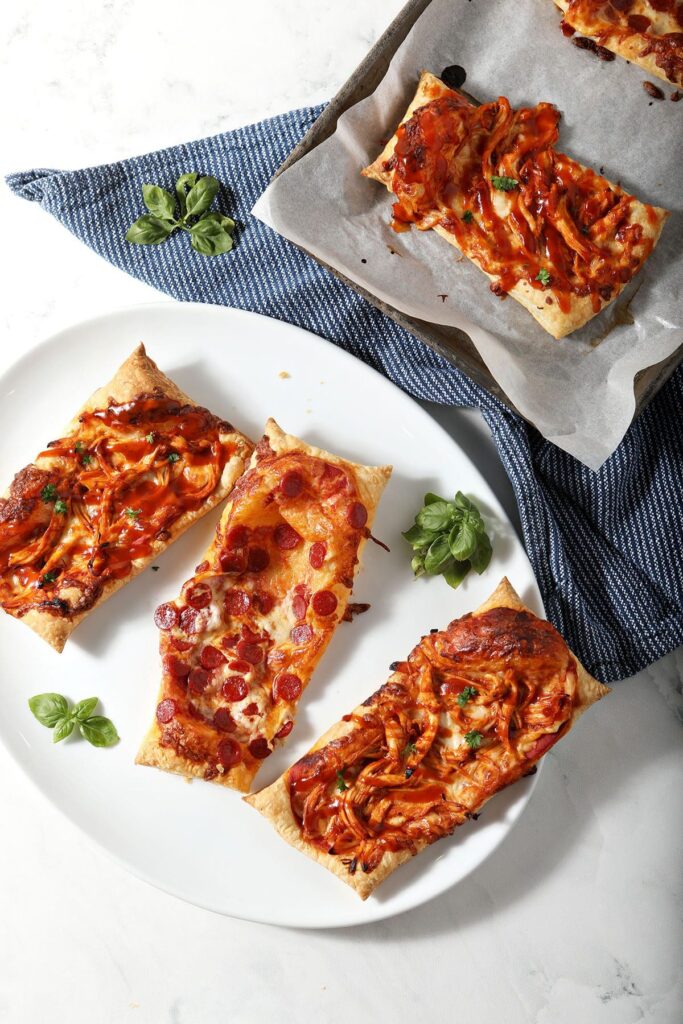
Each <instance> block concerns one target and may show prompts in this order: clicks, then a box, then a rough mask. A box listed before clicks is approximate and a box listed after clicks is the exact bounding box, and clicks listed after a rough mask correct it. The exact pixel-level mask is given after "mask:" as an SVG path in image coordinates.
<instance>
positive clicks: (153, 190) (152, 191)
mask: <svg viewBox="0 0 683 1024" xmlns="http://www.w3.org/2000/svg"><path fill="white" fill-rule="evenodd" d="M142 198H143V199H144V201H145V206H146V207H147V209H148V210H149V212H150V213H151V214H152V215H153V216H154V217H159V218H160V219H161V220H173V219H174V218H175V199H174V198H173V196H172V195H171V193H170V192H167V191H166V189H165V188H161V187H160V186H159V185H143V186H142Z"/></svg>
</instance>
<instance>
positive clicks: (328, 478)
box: [323, 462, 346, 490]
mask: <svg viewBox="0 0 683 1024" xmlns="http://www.w3.org/2000/svg"><path fill="white" fill-rule="evenodd" d="M323 481H324V482H325V483H327V484H330V485H331V487H330V490H340V488H341V487H342V486H343V484H344V483H345V482H346V478H345V476H344V470H343V469H340V468H339V466H333V465H332V464H331V463H330V462H326V463H325V469H324V471H323Z"/></svg>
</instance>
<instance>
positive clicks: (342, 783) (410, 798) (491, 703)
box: [246, 579, 608, 899]
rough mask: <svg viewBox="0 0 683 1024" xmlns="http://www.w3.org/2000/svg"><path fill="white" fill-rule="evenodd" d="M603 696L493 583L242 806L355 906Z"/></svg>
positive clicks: (546, 627) (523, 771) (542, 624)
mask: <svg viewBox="0 0 683 1024" xmlns="http://www.w3.org/2000/svg"><path fill="white" fill-rule="evenodd" d="M607 692H608V688H607V687H605V686H603V685H602V684H601V683H598V682H597V681H596V680H595V679H593V678H592V677H591V676H590V675H589V674H588V673H587V672H586V670H585V669H584V668H583V667H582V666H581V664H580V663H579V662H578V661H577V659H576V658H575V657H574V655H573V654H572V652H571V651H570V650H569V648H568V647H567V645H566V644H565V642H564V640H563V639H562V637H561V636H560V634H559V633H558V632H557V630H555V628H554V627H553V626H551V625H550V623H549V622H546V621H544V620H542V619H539V618H537V617H536V616H535V615H534V614H533V613H532V612H530V611H529V610H528V609H527V608H526V607H525V606H524V605H523V603H522V602H521V600H520V599H519V597H518V596H517V594H516V593H515V591H514V590H513V588H512V587H511V586H510V584H509V583H508V581H507V580H506V579H504V580H503V581H502V582H501V583H500V584H499V586H498V588H497V589H496V591H495V592H494V593H493V594H492V596H491V597H490V598H489V600H488V601H486V602H485V603H484V604H483V605H482V606H481V607H480V608H478V609H477V611H475V612H473V613H472V614H470V615H465V616H463V617H462V618H461V619H456V620H455V621H454V622H451V624H450V625H449V626H447V627H446V629H444V630H441V631H439V632H436V633H430V634H428V635H427V636H424V637H423V638H422V640H420V642H419V643H418V645H417V646H416V647H415V648H414V650H413V651H412V652H411V654H410V655H409V657H408V659H407V660H406V661H403V662H399V663H398V664H397V665H396V667H395V671H394V672H393V674H392V675H391V677H390V678H389V681H388V682H387V683H386V684H385V685H384V686H383V687H382V688H381V689H380V690H378V691H377V692H376V693H375V694H373V695H372V696H371V697H370V698H368V700H366V701H365V703H364V704H361V705H360V707H357V708H356V709H355V711H353V712H352V713H351V714H350V715H345V716H344V718H343V719H342V720H341V721H340V722H338V723H337V724H336V725H334V726H332V728H331V729H330V730H329V731H328V732H327V733H325V735H324V736H322V737H321V739H320V740H319V741H318V742H317V743H316V744H315V746H314V747H313V748H312V750H311V751H310V752H309V753H308V754H306V755H305V756H304V757H303V758H301V760H300V761H297V762H296V764H294V765H293V766H292V767H291V768H290V769H288V771H286V772H285V773H284V775H282V776H281V777H280V778H279V779H278V780H277V781H276V782H274V783H273V784H272V785H271V786H269V787H268V788H267V789H264V790H262V791H261V792H260V793H257V794H255V795H253V796H250V797H247V798H246V799H247V801H248V803H250V804H251V805H252V806H253V807H255V808H257V810H259V811H261V813H262V814H264V815H265V816H266V817H267V818H269V819H270V820H271V821H272V823H273V825H274V826H275V828H277V829H278V831H279V832H280V834H281V835H282V836H283V837H284V838H285V839H286V840H287V841H288V842H289V843H291V844H292V845H293V846H295V847H296V848H297V849H299V850H301V851H302V852H304V853H306V854H308V855H309V856H310V857H312V858H313V859H315V860H317V861H318V862H319V863H320V864H322V865H323V866H324V867H326V868H328V869H329V870H330V871H332V872H333V873H334V874H336V875H338V876H339V877H340V878H342V879H343V880H344V881H345V882H347V883H348V884H349V885H350V886H352V887H353V888H354V889H355V890H356V892H357V893H358V894H359V895H360V896H361V897H362V898H363V899H365V898H366V897H367V896H369V895H370V893H371V892H372V891H373V889H375V888H376V886H377V885H379V883H380V882H382V881H383V879H385V878H386V877H387V876H388V875H390V874H391V873H392V872H393V871H394V870H395V869H396V868H397V867H399V865H400V864H402V863H403V862H404V861H406V860H408V859H410V858H411V857H413V856H414V855H415V854H416V853H419V852H420V851H421V850H423V849H424V848H425V847H426V846H429V845H430V844H431V843H434V842H436V840H437V839H441V838H443V837H444V836H447V835H450V834H451V833H452V832H453V831H454V829H455V828H457V826H458V825H462V824H464V823H465V822H466V821H468V820H469V819H471V818H472V817H473V816H474V815H476V814H477V813H478V812H479V811H480V810H481V808H482V806H483V805H484V804H485V803H486V801H487V800H489V799H490V798H491V797H492V796H494V795H495V794H496V793H498V792H500V790H501V789H503V788H505V787H506V786H509V785H510V784H511V783H513V782H515V781H517V779H520V778H521V777H522V776H524V775H527V774H529V772H530V771H531V770H533V766H534V765H535V764H536V762H537V761H538V760H539V758H541V757H542V756H543V754H545V753H546V751H547V750H549V749H550V747H552V746H553V744H554V743H556V742H557V741H558V740H559V739H561V738H562V737H563V736H564V735H566V733H567V732H568V730H569V729H570V728H571V727H572V725H573V724H574V723H575V721H576V719H577V718H578V717H579V715H581V713H582V712H583V711H585V709H586V708H587V707H589V706H590V705H591V704H592V703H594V701H596V700H599V699H600V697H602V696H603V695H604V694H605V693H607Z"/></svg>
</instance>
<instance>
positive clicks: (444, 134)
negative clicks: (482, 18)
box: [362, 72, 667, 338]
mask: <svg viewBox="0 0 683 1024" xmlns="http://www.w3.org/2000/svg"><path fill="white" fill-rule="evenodd" d="M559 120H560V113H559V111H558V110H557V109H556V108H555V107H553V106H552V105H551V104H550V103H539V104H538V105H537V106H535V107H531V108H522V109H520V110H513V109H512V107H511V106H510V104H509V102H508V100H506V99H505V98H504V97H502V96H501V97H500V98H499V99H498V100H496V101H495V102H493V103H484V104H482V105H481V106H477V105H475V104H474V103H472V102H471V101H470V100H469V99H468V98H466V97H465V96H464V95H463V94H462V93H460V92H458V91H457V90H453V89H449V88H448V87H447V86H446V85H444V83H443V82H441V81H440V80H439V79H438V78H435V76H434V75H432V74H429V73H428V72H424V73H423V74H422V77H421V78H420V83H419V86H418V90H417V93H416V95H415V97H414V99H413V101H412V103H411V104H410V106H409V107H408V110H407V112H406V115H405V117H404V119H403V121H402V122H401V124H400V126H399V128H398V130H397V132H396V134H395V135H394V136H393V138H392V139H390V141H389V142H388V143H387V145H386V146H385V148H384V150H383V151H382V153H381V154H380V155H379V157H378V158H377V159H376V160H375V161H374V163H372V164H370V166H369V167H366V168H365V169H364V170H363V172H362V173H363V174H364V175H365V176H366V177H369V178H374V179H375V180H376V181H380V182H382V184H383V185H385V186H386V187H387V189H388V190H389V191H390V192H392V193H393V194H394V196H395V202H394V205H393V226H394V228H395V229H396V230H398V231H401V230H407V229H408V228H409V227H410V225H414V226H415V227H416V228H417V229H418V230H420V231H427V230H429V229H432V230H434V231H436V232H437V234H439V235H441V237H442V238H444V239H446V241H447V242H449V243H450V244H451V245H453V246H455V247H456V248H458V249H460V250H461V251H462V252H463V253H464V254H465V256H467V257H468V258H469V259H471V260H472V262H474V263H475V264H476V265H477V266H478V267H479V268H480V270H483V271H484V273H485V274H486V275H487V277H488V278H489V279H490V281H491V282H492V283H491V286H490V287H491V290H492V291H493V292H494V293H495V294H496V295H498V296H500V297H501V298H502V297H504V296H506V295H511V296H512V297H513V298H514V299H516V300H517V302H519V303H521V305H522V306H524V307H525V308H526V309H527V310H528V311H529V312H530V313H531V315H532V316H533V317H534V319H536V320H537V321H538V323H539V324H540V325H541V327H543V328H544V329H545V330H546V331H547V332H548V333H549V334H551V335H552V336H553V337H554V338H562V337H564V336H565V335H567V334H570V333H571V332H572V331H575V330H577V329H578V328H579V327H581V326H583V324H585V323H587V321H589V320H590V319H591V318H592V317H594V316H595V315H596V314H597V313H599V312H600V311H601V309H603V308H604V307H605V306H606V305H608V304H609V303H610V302H612V301H613V300H614V299H615V298H616V297H617V295H618V294H619V293H620V292H621V290H622V289H623V288H624V286H625V285H626V284H627V283H628V282H629V281H630V280H631V278H632V277H633V276H634V275H635V274H636V273H637V272H638V270H639V269H640V268H641V266H642V265H643V263H644V261H645V260H646V259H647V257H648V255H649V254H650V252H651V251H652V249H653V248H654V246H655V244H656V242H657V240H658V238H659V236H660V234H661V230H662V226H663V224H664V221H665V219H666V217H667V213H666V211H665V210H662V209H660V208H658V207H656V206H649V205H647V204H646V203H641V202H640V201H639V200H638V199H635V198H634V197H633V196H631V195H629V194H628V193H626V192H625V191H624V190H623V189H622V188H620V187H619V186H618V185H613V184H611V182H609V181H607V179H606V178H603V177H601V176H600V175H598V174H596V173H595V172H594V171H592V170H590V169H589V168H587V167H583V166H582V165H581V164H579V163H577V162H576V161H575V160H572V159H571V158H570V157H567V156H565V155H564V154H562V153H558V152H557V151H556V150H555V149H554V146H555V143H556V142H557V139H558V134H559V133H558V123H559Z"/></svg>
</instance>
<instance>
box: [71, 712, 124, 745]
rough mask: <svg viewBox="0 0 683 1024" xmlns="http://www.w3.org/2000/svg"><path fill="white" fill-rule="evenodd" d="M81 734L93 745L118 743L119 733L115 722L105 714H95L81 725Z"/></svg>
mask: <svg viewBox="0 0 683 1024" xmlns="http://www.w3.org/2000/svg"><path fill="white" fill-rule="evenodd" d="M79 728H80V730H81V736H82V737H83V739H86V740H87V741H88V743H92V745H93V747H112V746H113V745H114V744H115V743H118V740H119V734H118V733H117V731H116V727H115V725H114V723H113V722H112V721H111V720H110V719H109V718H105V717H104V716H103V715H93V717H92V718H89V719H88V721H87V722H81V723H80V725H79Z"/></svg>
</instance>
